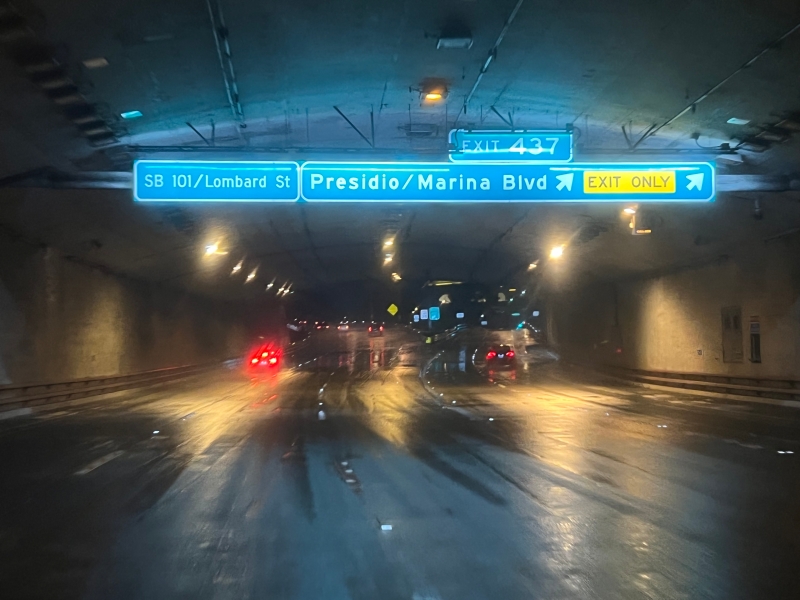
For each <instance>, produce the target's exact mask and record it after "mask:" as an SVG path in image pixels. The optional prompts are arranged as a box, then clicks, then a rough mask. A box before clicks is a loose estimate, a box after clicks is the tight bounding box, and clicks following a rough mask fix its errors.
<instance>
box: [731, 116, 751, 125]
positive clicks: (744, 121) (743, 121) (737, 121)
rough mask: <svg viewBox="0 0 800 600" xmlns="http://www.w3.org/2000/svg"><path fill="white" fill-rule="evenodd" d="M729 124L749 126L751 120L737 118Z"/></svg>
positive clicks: (732, 119)
mask: <svg viewBox="0 0 800 600" xmlns="http://www.w3.org/2000/svg"><path fill="white" fill-rule="evenodd" d="M728 123H730V124H731V125H747V124H748V123H750V120H749V119H737V118H736V117H731V118H730V119H728Z"/></svg>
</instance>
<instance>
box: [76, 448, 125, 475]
mask: <svg viewBox="0 0 800 600" xmlns="http://www.w3.org/2000/svg"><path fill="white" fill-rule="evenodd" d="M123 454H125V452H123V451H122V450H115V451H114V452H109V453H108V454H106V455H105V456H101V457H100V458H98V459H97V460H93V461H92V462H90V463H89V464H88V465H86V466H85V467H83V468H82V469H81V470H80V471H76V472H75V475H86V474H87V473H91V472H92V471H94V470H95V469H97V468H99V467H102V466H103V465H104V464H106V463H107V462H111V461H112V460H114V459H115V458H119V457H120V456H122V455H123Z"/></svg>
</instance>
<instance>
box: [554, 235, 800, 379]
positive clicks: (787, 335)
mask: <svg viewBox="0 0 800 600" xmlns="http://www.w3.org/2000/svg"><path fill="white" fill-rule="evenodd" d="M550 305H551V311H552V319H551V331H550V336H551V339H554V340H555V343H556V345H557V347H558V348H559V349H560V351H561V353H562V354H563V355H564V356H565V357H567V358H572V359H575V360H579V361H596V362H599V363H602V364H610V365H618V366H624V367H629V368H637V369H647V370H668V371H687V372H696V373H720V374H723V373H724V374H731V375H737V376H762V377H787V378H797V379H800V239H798V236H794V237H793V238H786V239H783V240H776V241H773V242H770V243H766V244H765V243H761V244H758V245H753V246H752V247H748V248H746V249H741V250H740V251H738V252H737V254H736V255H735V256H732V257H729V258H727V259H721V260H719V261H717V262H716V263H714V264H709V265H706V266H702V267H698V268H692V269H686V270H683V271H680V272H675V273H670V274H664V275H660V276H654V277H647V278H642V279H639V280H633V281H630V280H629V281H621V282H616V283H611V284H604V285H598V286H593V287H591V288H588V289H583V290H580V291H579V292H574V291H573V292H570V293H568V294H567V293H563V294H557V295H556V296H554V297H553V298H551V299H550ZM729 306H739V307H741V314H742V338H743V339H742V344H743V348H744V356H743V360H742V362H725V361H724V360H723V352H722V345H723V343H722V337H723V334H722V317H721V310H722V308H723V307H729ZM751 317H756V318H757V319H758V321H759V323H760V330H761V358H762V362H761V363H753V362H751V355H750V332H749V324H750V320H751Z"/></svg>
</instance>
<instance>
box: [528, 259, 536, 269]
mask: <svg viewBox="0 0 800 600" xmlns="http://www.w3.org/2000/svg"><path fill="white" fill-rule="evenodd" d="M538 266H539V261H538V260H535V261H533V262H532V263H531V264H529V265H528V271H533V270H534V269H535V268H536V267H538Z"/></svg>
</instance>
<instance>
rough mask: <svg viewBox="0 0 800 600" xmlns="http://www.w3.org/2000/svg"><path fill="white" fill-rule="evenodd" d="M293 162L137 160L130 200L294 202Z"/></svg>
mask: <svg viewBox="0 0 800 600" xmlns="http://www.w3.org/2000/svg"><path fill="white" fill-rule="evenodd" d="M298 169H299V166H298V164H297V163H296V162H265V161H236V162H234V161H230V162H228V161H198V160H182V161H180V160H174V161H172V160H138V161H136V162H135V163H133V197H134V199H135V200H137V201H140V202H148V201H149V202H158V201H169V202H180V201H186V202H266V201H272V202H294V201H297V200H299V199H300V185H299V177H298Z"/></svg>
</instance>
